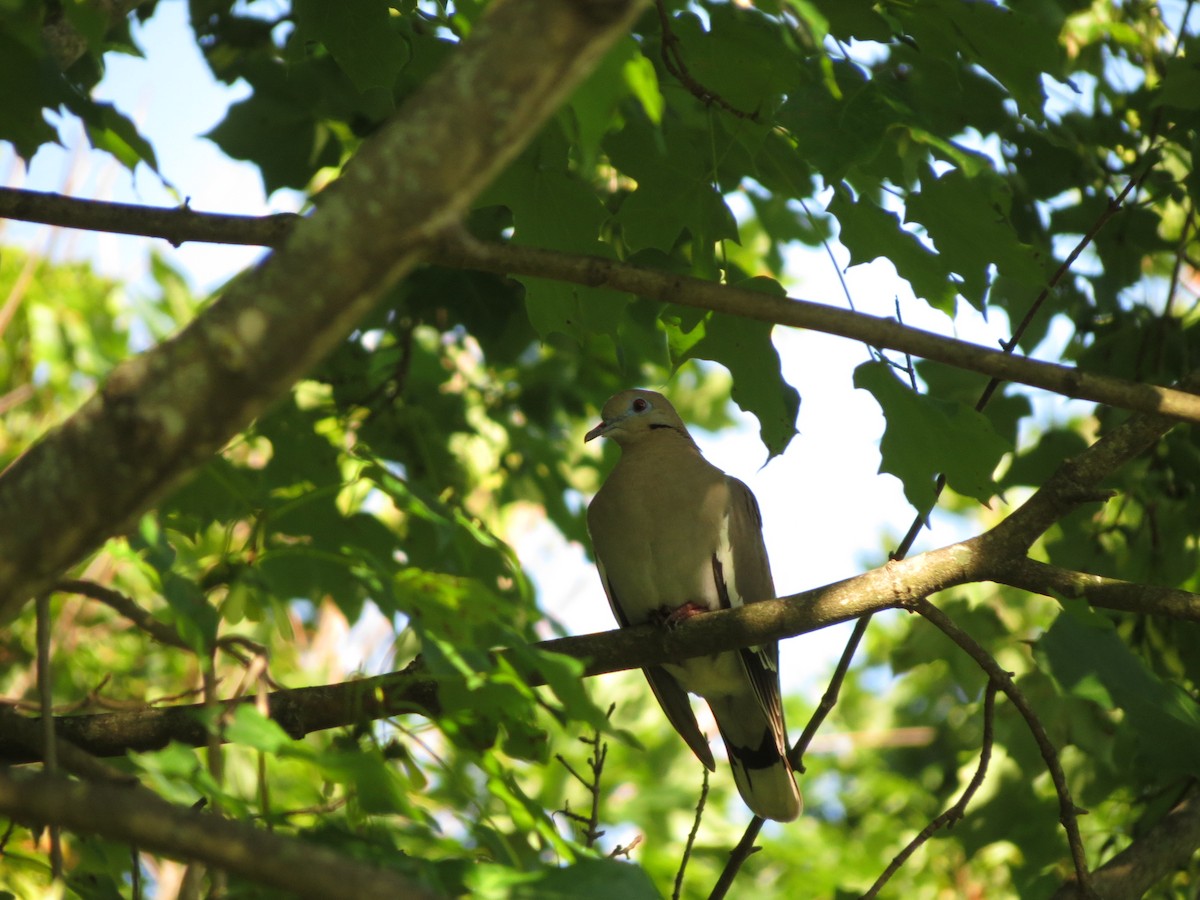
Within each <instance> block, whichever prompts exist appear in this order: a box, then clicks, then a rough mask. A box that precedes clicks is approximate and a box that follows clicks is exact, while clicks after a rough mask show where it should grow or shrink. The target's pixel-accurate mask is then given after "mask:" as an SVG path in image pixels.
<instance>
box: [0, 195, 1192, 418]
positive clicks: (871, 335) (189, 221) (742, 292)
mask: <svg viewBox="0 0 1200 900" xmlns="http://www.w3.org/2000/svg"><path fill="white" fill-rule="evenodd" d="M0 218H12V219H20V220H22V221H27V222H41V223H43V224H47V225H57V226H60V227H67V228H84V229H88V230H91V231H107V232H114V233H118V234H139V235H145V236H148V237H160V238H163V239H165V240H168V241H170V242H171V243H172V244H175V245H178V244H180V243H183V242H185V241H206V242H214V243H228V244H249V245H262V246H278V245H280V244H281V243H282V242H283V241H284V240H285V239H286V235H287V234H288V233H289V230H290V229H291V228H292V227H293V225H294V224H295V223H296V222H302V221H304V219H303V217H300V216H294V215H292V214H290V213H280V214H277V215H274V216H266V217H261V218H259V217H254V216H230V215H216V214H211V213H198V212H195V211H194V210H191V209H188V208H179V209H161V208H156V207H147V206H137V205H135V204H128V203H109V202H104V201H98V200H81V199H77V198H72V197H63V196H59V195H55V194H45V193H39V192H36V191H25V190H20V189H17V188H0ZM428 259H429V261H430V262H435V263H438V264H440V265H444V266H447V267H451V268H467V269H477V270H479V271H484V272H493V273H497V274H502V275H532V276H537V277H539V278H553V279H556V280H559V281H566V282H571V283H573V284H582V285H585V286H588V287H599V286H604V287H608V288H612V289H614V290H618V291H626V292H628V293H631V294H637V295H638V296H641V297H647V298H650V299H653V300H658V301H660V302H662V303H675V304H679V305H681V306H691V307H696V308H699V309H709V310H714V311H716V312H721V313H726V314H728V315H736V316H743V317H745V318H749V319H756V320H758V321H762V322H771V323H773V324H777V325H788V326H792V327H795V328H808V329H811V330H813V331H821V332H824V333H826V334H833V335H837V336H840V337H846V338H851V339H853V340H858V341H863V342H864V343H866V344H869V345H870V346H872V347H880V348H884V349H889V350H896V351H898V352H901V353H908V354H911V355H913V356H919V357H922V358H924V359H931V360H936V361H937V362H941V363H945V364H946V365H951V366H955V367H957V368H960V369H966V370H967V371H971V372H979V373H981V374H984V375H989V376H991V377H992V378H996V379H999V380H1002V381H1012V382H1017V383H1019V384H1027V385H1030V386H1032V387H1037V388H1041V389H1043V390H1048V391H1053V392H1054V393H1058V394H1061V395H1063V396H1065V397H1075V398H1078V399H1083V400H1092V401H1095V402H1097V403H1105V404H1108V405H1109V406H1115V407H1119V408H1121V409H1129V410H1137V411H1142V412H1153V413H1158V414H1161V415H1165V416H1169V417H1171V418H1174V419H1179V420H1181V421H1187V422H1200V397H1197V396H1196V395H1195V394H1193V393H1189V392H1186V391H1180V390H1175V389H1172V388H1166V387H1158V386H1155V385H1149V384H1139V383H1137V382H1132V381H1125V380H1123V379H1120V378H1112V377H1109V376H1107V375H1094V374H1090V373H1087V372H1081V371H1079V370H1078V369H1073V368H1071V367H1070V366H1062V365H1057V364H1055V363H1048V362H1041V361H1039V360H1034V359H1030V358H1028V357H1025V356H1018V355H1016V354H1014V353H1012V352H1009V351H1001V350H992V349H991V348H988V347H981V346H979V345H977V344H972V343H969V342H967V341H961V340H957V339H955V338H949V337H943V336H942V335H938V334H933V333H932V332H928V331H922V330H921V329H919V328H912V327H910V326H907V325H902V324H900V323H899V322H897V321H896V320H895V319H884V318H880V317H877V316H870V315H867V314H866V313H860V312H854V311H851V310H844V309H839V308H836V307H833V306H827V305H825V304H822V303H814V302H812V301H808V300H796V299H792V298H789V297H776V296H772V295H769V294H764V293H761V292H759V291H751V290H746V289H744V288H736V287H730V286H729V285H723V284H716V283H713V282H710V281H704V280H702V279H699V278H691V277H688V276H684V275H676V274H674V273H668V272H660V271H656V270H653V269H644V268H640V267H638V266H634V265H630V264H628V263H622V262H617V261H614V260H608V259H601V258H599V257H591V256H582V255H577V254H569V253H561V252H558V251H554V250H541V249H538V248H535V247H520V246H516V245H513V244H498V243H485V242H481V241H476V240H474V239H472V238H470V237H468V236H466V235H465V234H464V233H462V232H461V231H454V232H452V233H451V232H447V233H445V234H443V235H441V236H440V237H439V238H438V239H437V240H436V241H435V242H434V244H433V245H432V246H431V247H430V248H429V256H428Z"/></svg>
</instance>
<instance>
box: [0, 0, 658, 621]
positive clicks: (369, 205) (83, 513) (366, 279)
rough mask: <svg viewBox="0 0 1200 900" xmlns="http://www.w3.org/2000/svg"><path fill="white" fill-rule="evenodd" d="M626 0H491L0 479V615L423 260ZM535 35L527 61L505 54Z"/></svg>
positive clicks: (279, 388) (222, 435)
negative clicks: (266, 227) (312, 200)
mask: <svg viewBox="0 0 1200 900" xmlns="http://www.w3.org/2000/svg"><path fill="white" fill-rule="evenodd" d="M641 5H642V4H641V2H640V0H575V2H569V0H556V2H544V0H502V2H498V3H495V4H492V5H491V6H489V8H488V10H487V11H486V12H485V14H484V16H483V18H482V19H481V21H480V22H479V23H478V24H477V25H476V27H475V29H474V30H473V32H472V33H471V36H470V37H469V38H468V39H467V40H465V41H464V42H463V43H462V45H461V46H460V47H459V48H458V49H457V50H456V51H455V53H454V55H453V56H452V57H451V58H450V60H449V62H448V63H447V64H446V65H445V66H443V67H442V68H441V69H440V70H439V71H438V72H436V73H435V74H434V75H433V76H432V77H431V78H430V79H429V80H428V81H427V82H426V83H425V84H424V85H423V86H422V87H421V88H420V89H419V90H418V91H417V93H416V94H414V95H413V97H412V98H411V99H410V100H409V101H408V102H407V103H406V104H405V105H404V107H403V108H402V109H401V110H400V112H399V114H398V115H397V116H395V117H393V118H392V119H391V120H390V121H389V122H388V123H387V124H385V125H384V127H383V128H381V129H380V130H379V131H378V132H377V133H376V134H375V135H374V136H373V137H372V138H371V139H369V140H368V141H367V142H365V143H364V144H363V146H362V148H361V150H360V151H359V153H358V154H357V155H356V156H355V158H354V160H353V161H352V162H351V163H349V164H348V165H347V166H346V169H345V172H344V174H343V175H342V177H341V178H340V179H339V180H338V182H337V183H335V184H334V185H333V186H332V187H331V188H329V189H328V190H326V191H325V192H324V193H323V194H322V196H321V202H320V204H319V206H318V209H317V210H316V212H314V213H313V215H312V216H310V217H308V218H305V219H302V220H300V222H299V223H298V224H297V226H296V228H295V229H294V230H293V231H292V232H291V234H290V235H289V236H288V237H287V238H286V239H285V240H284V242H283V243H282V244H281V245H280V246H279V248H278V249H277V250H276V251H275V252H274V253H273V254H272V255H271V256H269V257H268V258H267V259H266V260H265V261H264V262H262V263H261V264H260V265H258V266H257V267H255V268H253V269H251V270H249V271H248V272H246V273H245V274H243V275H242V276H241V277H240V278H238V279H237V280H236V281H235V282H234V283H233V284H232V285H231V286H230V287H229V288H228V290H227V291H226V293H225V294H224V296H223V297H221V298H220V299H219V300H218V301H217V302H216V303H214V304H213V305H212V306H211V307H209V309H207V310H206V311H205V312H204V313H202V314H201V315H200V316H198V317H197V318H196V319H195V320H194V321H193V322H192V323H191V324H190V325H189V326H187V327H186V328H185V329H184V330H183V331H182V332H181V333H180V334H179V335H177V336H176V337H175V338H173V339H172V340H170V341H167V342H165V343H163V344H162V345H160V346H158V347H156V348H155V349H153V350H151V351H149V352H147V353H145V354H143V355H141V356H138V357H135V358H133V359H130V360H127V361H125V362H123V363H122V364H121V365H119V366H117V368H116V369H114V370H113V372H112V374H111V375H110V376H109V378H108V380H107V381H106V383H105V384H104V386H103V387H102V388H101V389H100V391H99V392H98V393H97V394H96V395H95V396H93V397H92V398H91V399H90V400H88V401H87V402H86V403H85V404H84V405H83V407H82V408H81V409H80V410H79V411H78V412H76V413H75V414H74V415H73V416H71V417H70V418H69V419H68V420H67V421H66V422H64V423H63V424H62V425H60V426H59V427H58V428H56V429H54V430H53V431H51V432H50V433H49V434H48V435H47V436H46V437H45V438H44V439H43V440H42V441H41V442H39V443H38V444H36V445H35V446H34V447H32V448H31V449H30V450H28V451H27V452H26V453H25V454H24V455H23V456H22V457H21V458H19V459H18V460H17V461H16V462H15V463H13V464H12V466H10V467H9V469H8V470H7V471H6V472H4V474H3V475H0V585H2V586H3V587H0V619H4V618H8V617H11V616H12V615H14V614H15V613H16V611H17V610H18V609H20V607H21V606H22V605H23V604H25V603H26V602H27V601H28V600H29V598H31V597H32V596H33V595H35V594H37V593H38V592H40V591H42V590H45V589H46V588H47V587H48V586H49V585H50V584H51V583H52V582H53V580H54V579H55V578H56V577H57V576H58V575H59V574H60V573H61V572H62V571H63V570H64V569H65V568H66V567H68V566H70V565H72V564H73V563H75V562H77V561H78V560H79V559H80V558H81V557H83V556H84V555H85V554H86V553H88V552H90V551H91V550H93V549H95V548H96V547H97V546H98V545H99V544H100V543H101V542H102V541H103V540H104V539H105V538H107V537H109V536H111V535H112V534H114V533H117V532H119V531H120V530H121V529H123V528H127V527H129V526H130V524H131V523H132V522H134V521H135V520H136V518H137V516H138V515H140V514H141V513H142V512H143V511H144V510H146V509H148V508H150V507H151V506H153V504H154V503H155V502H156V501H157V500H159V499H160V498H161V497H163V496H164V495H165V494H166V493H167V492H168V491H170V490H171V488H172V487H174V486H175V485H176V484H178V482H179V481H180V480H181V479H182V478H183V477H184V476H185V475H186V474H188V473H189V472H190V471H191V470H192V469H193V468H195V467H196V466H197V465H199V464H200V463H202V462H203V461H205V460H207V459H208V458H209V457H210V456H211V455H212V454H213V453H214V452H215V451H216V450H217V449H218V448H219V447H220V446H221V445H222V444H223V443H225V441H227V440H228V439H229V438H230V437H232V436H233V435H234V434H236V433H237V432H238V431H239V430H241V429H242V428H244V427H245V426H246V424H248V423H249V422H250V421H251V420H252V419H253V418H254V417H255V416H257V415H259V414H261V413H262V412H263V411H264V410H265V409H266V408H267V407H268V406H269V405H270V404H271V403H272V402H273V401H274V400H275V399H276V398H277V397H279V396H280V395H281V394H282V393H283V392H284V391H285V390H286V389H287V388H288V387H289V386H290V385H291V384H292V383H294V382H295V381H296V380H297V379H298V378H299V377H301V376H302V375H303V374H304V373H305V372H306V371H308V370H309V369H310V368H311V367H312V366H313V365H314V364H315V363H316V362H317V361H318V360H320V359H321V358H322V357H324V356H325V355H326V353H328V352H329V351H330V350H331V349H332V348H333V347H335V346H337V344H338V343H339V342H340V341H342V340H344V339H345V336H346V335H347V334H348V333H349V332H350V330H351V329H352V328H353V327H354V325H355V324H356V323H357V322H358V321H359V319H361V318H362V316H363V315H364V314H365V313H366V312H368V311H369V310H370V309H371V308H372V307H373V306H374V305H375V303H376V302H377V300H378V298H379V296H380V295H381V294H382V292H383V291H384V290H385V289H386V288H387V287H388V286H389V285H391V284H393V283H394V282H395V281H396V279H397V278H399V277H401V276H402V275H403V274H404V273H406V272H408V271H409V270H411V269H412V268H413V267H414V266H415V265H416V264H417V263H418V261H419V260H420V259H421V257H422V256H423V254H424V253H425V252H427V245H428V242H429V239H430V238H431V237H432V236H433V235H435V234H438V233H440V232H441V231H444V230H445V228H446V227H447V225H449V224H450V223H451V222H454V221H455V220H456V219H457V217H458V216H459V215H461V214H462V213H463V212H464V211H465V210H466V209H467V208H468V207H469V206H470V203H471V201H472V200H473V199H474V197H475V196H476V195H477V194H478V193H479V192H480V191H481V190H482V189H483V188H484V187H485V186H486V185H487V184H488V183H489V182H490V181H491V180H492V179H493V178H494V177H495V175H496V174H497V173H499V172H500V171H502V169H503V168H504V167H505V166H506V165H507V164H508V162H509V161H510V160H512V159H513V158H514V157H515V156H516V154H517V153H519V152H520V150H521V149H522V147H524V145H525V144H526V143H527V141H528V139H529V138H530V137H531V136H532V135H533V134H534V133H535V131H536V129H537V128H538V127H539V126H540V125H541V123H542V122H544V121H545V119H546V118H547V117H548V116H549V115H550V114H551V113H552V112H553V111H554V110H555V109H556V108H557V107H558V105H559V104H560V103H561V101H562V100H563V99H564V98H565V97H566V96H568V93H569V92H570V91H571V90H572V89H573V87H574V86H575V85H576V84H578V83H579V82H580V81H581V80H582V78H583V77H584V76H585V75H586V74H587V73H588V71H590V69H591V67H592V66H593V65H594V64H595V62H596V61H597V60H598V59H599V58H600V55H601V54H602V53H604V51H605V50H606V49H607V48H608V47H609V46H610V45H611V44H612V42H613V41H614V40H616V38H617V37H618V36H619V35H620V34H622V33H624V32H625V31H626V29H627V28H628V26H629V25H630V23H631V22H632V20H633V18H634V16H635V15H636V14H637V12H638V11H639V9H640V7H641ZM531 41H532V42H535V43H536V44H537V47H538V52H537V53H517V54H514V53H513V52H512V48H513V47H514V46H521V45H523V44H527V43H529V42H531Z"/></svg>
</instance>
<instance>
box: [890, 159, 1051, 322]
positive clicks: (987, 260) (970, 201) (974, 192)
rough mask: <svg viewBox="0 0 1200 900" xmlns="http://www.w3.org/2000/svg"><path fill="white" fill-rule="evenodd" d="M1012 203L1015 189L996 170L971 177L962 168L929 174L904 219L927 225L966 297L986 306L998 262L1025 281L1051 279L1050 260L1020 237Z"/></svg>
mask: <svg viewBox="0 0 1200 900" xmlns="http://www.w3.org/2000/svg"><path fill="white" fill-rule="evenodd" d="M1011 206H1012V196H1011V189H1010V188H1009V186H1008V185H1007V184H1006V183H1005V182H1004V181H1002V180H1001V179H1000V178H999V177H998V176H996V175H995V174H994V173H991V172H987V173H986V174H981V175H980V176H978V177H975V178H971V177H968V176H967V175H966V174H965V173H964V172H962V171H961V170H959V169H951V170H950V171H949V172H946V173H945V174H943V175H942V176H940V177H935V176H933V175H932V173H931V172H929V173H926V175H923V176H922V179H921V190H920V191H919V192H917V193H915V194H912V195H910V196H909V198H908V206H907V209H906V211H905V221H906V222H920V223H921V224H922V225H924V226H925V229H926V231H928V232H929V236H930V237H931V238H932V239H933V243H934V246H935V247H937V251H938V254H939V255H940V256H941V257H942V258H943V259H944V260H945V262H944V265H945V267H946V268H948V269H950V270H951V271H953V272H954V273H956V274H957V275H958V276H959V278H960V279H961V284H962V286H961V288H960V290H961V293H962V295H963V297H965V298H966V299H967V300H968V301H969V302H970V303H971V304H972V305H973V306H975V307H976V308H977V309H982V308H983V302H984V296H985V294H986V292H987V288H988V285H989V283H990V280H991V274H990V273H991V269H992V267H993V266H995V267H996V268H997V269H998V270H999V271H1000V272H1001V273H1002V274H1004V275H1007V276H1008V277H1009V278H1013V279H1015V280H1017V281H1020V282H1022V283H1023V284H1027V285H1031V286H1034V287H1041V286H1042V285H1043V284H1044V283H1045V282H1046V278H1047V275H1046V271H1045V265H1046V260H1045V258H1044V257H1043V255H1042V254H1041V253H1039V252H1038V251H1036V250H1035V249H1034V248H1032V247H1030V246H1029V245H1027V244H1023V243H1021V241H1020V240H1018V238H1017V234H1016V231H1015V230H1014V229H1013V227H1012V224H1011V222H1010V221H1009V218H1008V214H1009V210H1010V209H1011ZM964 223H970V225H969V227H964Z"/></svg>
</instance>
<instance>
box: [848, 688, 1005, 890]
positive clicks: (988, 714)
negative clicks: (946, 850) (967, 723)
mask: <svg viewBox="0 0 1200 900" xmlns="http://www.w3.org/2000/svg"><path fill="white" fill-rule="evenodd" d="M998 689H999V686H998V685H997V684H996V682H994V681H991V680H989V681H988V684H987V690H986V691H985V693H984V696H983V738H982V739H981V740H980V749H979V765H977V766H976V767H975V774H974V775H973V776H972V777H971V781H970V783H968V784H967V786H966V787H965V788H964V789H963V792H962V796H961V797H959V798H958V800H956V801H955V802H954V805H953V806H951V807H950V808H948V809H947V810H945V811H944V812H943V813H941V814H940V815H939V816H937V817H936V818H935V819H934V820H933V821H931V822H930V823H929V824H928V825H926V826H925V827H924V828H922V829H921V830H920V832H918V833H917V835H916V837H914V838H913V839H912V840H911V841H909V842H908V843H907V844H906V845H905V846H904V849H903V850H901V851H900V852H899V853H897V854H896V856H895V857H894V858H893V859H892V861H891V862H890V863H888V867H887V868H886V869H884V870H883V872H882V873H881V874H880V876H879V877H878V878H877V879H875V883H874V884H873V885H871V888H870V890H868V891H867V892H866V893H865V894H863V895H862V900H868V898H873V897H878V896H879V892H880V891H881V890H883V886H884V885H885V884H887V883H888V881H890V880H891V878H892V876H893V875H895V874H896V873H897V872H899V871H900V867H901V866H903V865H904V864H905V862H907V861H908V858H909V857H910V856H912V855H913V853H914V852H916V849H917V848H918V847H920V846H921V845H922V844H923V843H925V842H926V841H927V840H929V839H930V838H931V837H933V835H934V834H935V833H936V832H937V831H938V829H940V828H946V827H949V826H953V825H954V823H955V822H957V821H958V820H959V819H961V818H962V817H963V816H964V815H966V813H967V804H968V803H970V802H971V798H972V797H974V796H975V792H976V791H978V790H979V788H980V786H981V785H982V784H983V779H984V777H985V776H986V775H987V770H988V763H989V762H990V761H991V758H992V741H993V726H994V724H995V723H994V718H995V712H996V691H997V690H998Z"/></svg>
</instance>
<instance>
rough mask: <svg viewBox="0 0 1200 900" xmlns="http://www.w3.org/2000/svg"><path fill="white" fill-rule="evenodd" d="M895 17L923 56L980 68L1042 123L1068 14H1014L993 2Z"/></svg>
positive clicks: (947, 2) (1039, 7)
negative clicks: (1047, 81)
mask: <svg viewBox="0 0 1200 900" xmlns="http://www.w3.org/2000/svg"><path fill="white" fill-rule="evenodd" d="M1030 10H1033V12H1031V11H1030ZM895 12H896V14H897V16H898V17H899V18H900V19H901V20H902V21H903V22H904V25H905V29H906V30H907V31H908V32H909V34H911V35H912V37H913V38H914V39H915V40H916V43H917V45H918V46H919V47H920V48H921V50H922V51H923V52H925V53H929V54H933V55H938V56H941V57H943V58H946V59H950V60H954V59H956V58H957V57H959V56H960V55H961V56H964V57H966V58H967V59H968V60H970V61H972V62H974V63H977V64H978V65H980V66H982V67H983V68H984V69H986V70H987V71H988V72H989V73H990V74H991V75H992V76H993V77H994V78H995V79H996V80H997V81H999V82H1000V83H1001V84H1003V85H1004V86H1005V87H1006V88H1007V89H1008V91H1009V93H1010V94H1011V95H1012V96H1013V98H1014V99H1015V100H1016V101H1017V103H1018V104H1019V105H1020V107H1021V111H1022V112H1023V113H1025V114H1026V115H1028V116H1031V117H1033V118H1034V119H1035V120H1040V119H1041V118H1042V106H1043V104H1044V103H1045V99H1046V96H1045V92H1044V89H1043V87H1042V77H1043V75H1044V74H1048V75H1050V76H1051V77H1057V76H1059V75H1060V74H1061V71H1062V56H1063V50H1062V48H1061V47H1060V46H1059V44H1058V41H1057V39H1056V38H1057V36H1058V32H1059V29H1060V28H1061V27H1062V20H1063V13H1062V12H1061V11H1060V10H1058V8H1057V7H1056V6H1055V5H1054V4H1049V3H1044V4H1031V5H1030V6H1029V8H1014V7H1013V6H1001V5H999V4H998V3H993V2H988V0H980V2H976V3H961V2H958V0H929V2H926V3H921V4H919V5H916V6H912V7H903V6H898V7H895ZM1014 47H1019V48H1020V52H1019V53H1015V52H1013V48H1014Z"/></svg>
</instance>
